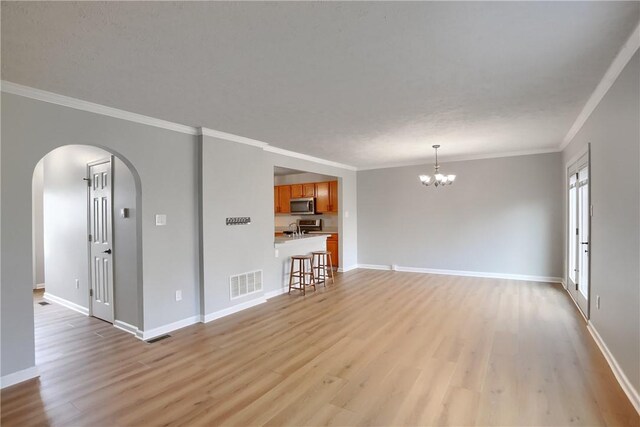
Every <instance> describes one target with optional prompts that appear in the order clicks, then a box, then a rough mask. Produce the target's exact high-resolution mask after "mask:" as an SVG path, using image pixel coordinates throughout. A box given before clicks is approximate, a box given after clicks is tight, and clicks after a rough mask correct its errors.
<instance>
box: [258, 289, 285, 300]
mask: <svg viewBox="0 0 640 427" xmlns="http://www.w3.org/2000/svg"><path fill="white" fill-rule="evenodd" d="M287 292H289V288H280V289H276V290H275V291H269V292H267V293H265V294H264V297H265V298H266V299H271V298H273V297H277V296H278V295H282V294H286V293H287Z"/></svg>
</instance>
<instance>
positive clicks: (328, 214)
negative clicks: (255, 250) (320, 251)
mask: <svg viewBox="0 0 640 427" xmlns="http://www.w3.org/2000/svg"><path fill="white" fill-rule="evenodd" d="M273 203H274V236H275V239H276V242H282V241H286V240H287V239H296V238H298V239H299V238H304V237H309V236H312V235H316V234H325V235H327V239H326V250H327V251H328V252H329V253H331V259H332V263H333V267H334V269H339V267H340V265H341V261H340V257H341V246H342V244H341V241H342V239H341V233H340V228H341V221H342V217H341V206H342V185H341V178H340V177H336V176H332V175H322V174H317V173H313V172H309V171H304V170H297V169H290V168H286V167H280V166H275V167H274V172H273Z"/></svg>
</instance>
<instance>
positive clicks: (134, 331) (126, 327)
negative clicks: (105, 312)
mask: <svg viewBox="0 0 640 427" xmlns="http://www.w3.org/2000/svg"><path fill="white" fill-rule="evenodd" d="M113 326H114V327H115V328H118V329H120V330H121V331H125V332H128V333H130V334H131V335H133V336H135V337H136V338H138V339H142V331H141V330H140V329H138V327H136V326H133V325H130V324H128V323H126V322H123V321H122V320H116V321H115V322H113Z"/></svg>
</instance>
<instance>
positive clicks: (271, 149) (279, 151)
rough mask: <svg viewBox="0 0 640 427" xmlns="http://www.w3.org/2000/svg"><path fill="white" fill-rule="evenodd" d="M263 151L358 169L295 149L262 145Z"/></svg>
mask: <svg viewBox="0 0 640 427" xmlns="http://www.w3.org/2000/svg"><path fill="white" fill-rule="evenodd" d="M264 151H268V152H269V153H274V154H280V155H282V156H287V157H293V158H296V159H300V160H307V161H309V162H314V163H319V164H321V165H327V166H333V167H335V168H340V169H347V170H351V171H357V170H359V169H358V168H356V167H355V166H351V165H345V164H344V163H338V162H333V161H331V160H325V159H321V158H319V157H314V156H309V155H308V154H302V153H297V152H295V151H289V150H285V149H283V148H278V147H272V146H271V145H268V146H266V147H264Z"/></svg>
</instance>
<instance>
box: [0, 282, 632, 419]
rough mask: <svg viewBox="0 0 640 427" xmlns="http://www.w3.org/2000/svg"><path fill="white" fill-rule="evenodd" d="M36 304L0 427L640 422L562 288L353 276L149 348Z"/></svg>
mask: <svg viewBox="0 0 640 427" xmlns="http://www.w3.org/2000/svg"><path fill="white" fill-rule="evenodd" d="M37 299H38V298H36V300H37ZM34 306H35V312H36V319H35V322H36V353H37V365H38V367H39V369H40V371H41V377H40V379H39V380H32V381H30V382H26V383H23V384H19V385H16V386H14V387H10V388H7V389H5V390H2V395H1V397H2V425H3V426H29V425H46V424H53V425H71V426H76V425H78V426H80V425H90V426H112V425H137V426H142V425H145V426H146V425H210V426H213V425H236V426H252V425H272V426H282V425H343V426H346V425H372V426H373V425H394V426H395V425H510V426H511V425H531V426H533V425H535V426H538V425H562V426H565V425H625V426H634V425H635V426H637V425H639V424H640V419H639V417H638V414H637V413H636V412H635V410H634V409H633V407H632V406H631V404H630V403H629V401H628V400H627V398H626V396H625V395H624V393H623V391H622V390H621V388H620V386H619V385H618V383H617V382H616V380H615V378H614V376H613V374H612V372H611V371H610V369H609V367H608V365H607V363H606V361H605V360H604V358H603V356H602V355H601V353H600V351H599V350H598V348H597V346H596V344H595V343H594V342H593V340H592V338H591V336H590V335H589V332H588V331H587V330H586V327H585V324H584V320H583V319H582V318H581V317H580V315H579V314H578V312H577V311H576V308H575V307H574V305H573V303H572V302H571V301H570V299H569V297H568V295H567V294H566V293H565V292H564V290H562V288H561V287H560V286H559V285H552V284H543V283H529V282H517V281H509V280H496V279H481V278H470V277H452V276H435V275H424V274H417V273H399V272H387V271H371V270H356V271H352V272H349V273H346V274H342V275H338V276H336V284H335V285H330V286H329V287H327V288H326V289H324V288H322V287H319V288H318V291H317V292H315V293H314V292H308V293H307V296H306V297H302V296H299V295H297V294H295V295H291V296H288V295H282V296H279V297H276V298H273V299H271V300H269V302H268V303H266V304H262V305H260V306H257V307H254V308H251V309H248V310H245V311H243V312H241V313H237V314H235V315H232V316H229V317H226V318H223V319H219V320H216V321H214V322H212V323H209V324H207V325H203V324H198V325H194V326H191V327H188V328H185V329H182V330H180V331H177V332H174V333H172V336H171V338H169V339H166V340H163V341H159V342H157V343H154V344H147V343H145V342H142V341H139V340H137V339H135V338H134V337H133V336H131V335H129V334H127V333H124V332H122V331H119V330H118V329H115V328H113V327H112V326H111V325H109V324H107V323H104V322H102V321H99V320H97V319H93V318H88V317H84V316H82V315H80V314H77V313H74V312H71V311H69V310H67V309H65V308H63V307H60V306H57V305H55V304H52V305H48V306H44V307H43V306H40V305H37V304H36V305H34Z"/></svg>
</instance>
